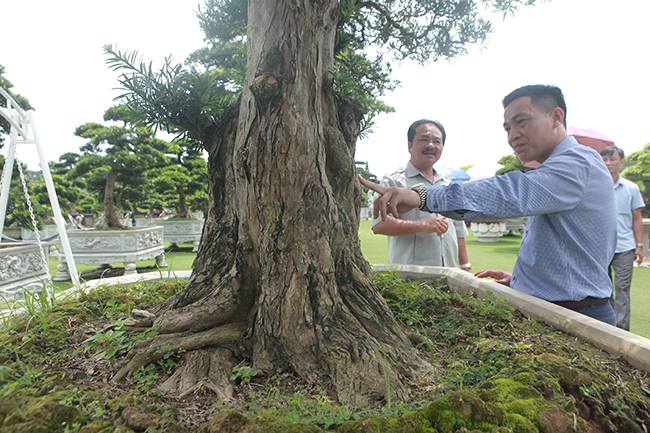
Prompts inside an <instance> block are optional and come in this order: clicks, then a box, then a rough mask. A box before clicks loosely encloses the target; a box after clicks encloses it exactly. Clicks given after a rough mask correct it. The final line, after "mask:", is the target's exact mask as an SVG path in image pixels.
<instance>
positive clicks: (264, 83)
mask: <svg viewBox="0 0 650 433" xmlns="http://www.w3.org/2000/svg"><path fill="white" fill-rule="evenodd" d="M281 84H282V78H281V77H278V76H276V75H275V74H273V73H270V72H265V73H262V74H260V75H258V76H256V77H255V79H254V80H253V85H252V86H251V91H252V92H253V94H254V95H255V96H256V97H257V98H258V99H260V98H261V99H270V98H273V97H275V96H278V95H279V94H280V90H281Z"/></svg>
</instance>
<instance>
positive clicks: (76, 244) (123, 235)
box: [54, 226, 167, 281]
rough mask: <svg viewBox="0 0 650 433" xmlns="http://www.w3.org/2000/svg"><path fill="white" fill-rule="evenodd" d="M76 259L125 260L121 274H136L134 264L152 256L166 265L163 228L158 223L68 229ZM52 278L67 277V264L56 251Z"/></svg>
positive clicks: (87, 261) (96, 261)
mask: <svg viewBox="0 0 650 433" xmlns="http://www.w3.org/2000/svg"><path fill="white" fill-rule="evenodd" d="M67 233H68V238H69V239H70V248H71V249H72V254H73V256H74V259H75V262H76V263H80V264H84V265H95V266H98V267H99V268H103V267H107V266H108V265H110V264H112V263H116V262H122V263H124V275H127V276H128V275H135V274H137V271H136V265H135V263H136V262H138V261H141V260H150V259H153V258H155V259H156V265H157V266H158V267H161V268H163V267H166V266H167V263H166V262H165V255H164V251H165V246H164V243H163V242H164V241H163V228H162V227H160V226H154V227H145V228H134V229H128V230H70V231H68V232H67ZM57 271H58V272H57V274H56V276H55V277H54V281H68V280H70V273H69V271H68V265H67V263H66V260H65V256H64V255H63V254H59V266H58V267H57Z"/></svg>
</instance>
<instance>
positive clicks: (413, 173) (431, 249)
mask: <svg viewBox="0 0 650 433" xmlns="http://www.w3.org/2000/svg"><path fill="white" fill-rule="evenodd" d="M418 183H423V184H424V185H425V186H439V185H448V184H450V183H451V180H450V179H449V178H447V177H445V176H443V175H441V174H439V173H438V172H437V171H436V173H435V176H434V178H433V182H431V181H430V180H429V179H427V178H426V176H424V175H423V174H422V173H421V172H420V170H418V169H417V168H415V166H414V165H413V164H412V163H411V161H409V162H408V163H407V164H406V168H401V169H398V170H397V171H396V172H394V173H392V174H390V175H386V176H384V178H383V179H382V181H381V185H384V186H390V187H392V186H397V187H400V188H407V189H411V187H412V186H413V185H416V184H418ZM373 198H376V195H375V197H373ZM438 216H440V215H438V214H435V213H429V212H422V211H421V210H419V209H412V210H410V211H409V212H406V213H403V214H400V216H399V218H400V219H403V220H409V221H426V220H428V219H431V218H436V217H438ZM447 221H448V223H449V227H448V229H447V231H446V232H445V233H443V234H442V235H440V236H438V235H437V234H436V233H430V234H427V233H414V234H410V235H404V236H387V240H388V262H389V263H390V264H394V265H420V266H447V267H456V268H457V267H458V266H459V263H458V238H464V237H465V236H467V228H466V227H465V223H464V222H463V221H454V220H452V219H448V220H447ZM380 222H381V218H379V219H374V218H373V220H372V226H373V227H374V226H375V225H377V224H378V223H380Z"/></svg>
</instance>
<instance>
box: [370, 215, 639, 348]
mask: <svg viewBox="0 0 650 433" xmlns="http://www.w3.org/2000/svg"><path fill="white" fill-rule="evenodd" d="M359 233H360V239H361V250H362V251H363V255H364V256H365V257H366V260H368V261H369V262H370V263H372V264H373V265H379V264H385V263H388V247H387V246H386V238H385V237H384V236H381V235H375V234H373V233H372V230H371V229H370V221H361V225H360V227H359ZM465 243H466V244H467V253H468V255H469V260H470V262H471V263H472V271H473V272H478V271H480V270H483V269H498V270H502V271H508V272H512V269H513V268H514V266H515V260H516V259H517V252H518V251H519V245H520V244H521V237H520V236H505V237H502V238H500V239H499V242H493V243H485V242H478V241H477V240H476V237H475V236H472V235H471V231H470V236H469V237H467V238H465ZM649 305H650V268H634V276H633V278H632V320H631V325H630V331H632V332H633V333H635V334H637V335H641V336H643V337H646V338H650V315H649V314H648V313H647V310H646V308H647V306H649Z"/></svg>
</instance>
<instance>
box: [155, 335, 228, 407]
mask: <svg viewBox="0 0 650 433" xmlns="http://www.w3.org/2000/svg"><path fill="white" fill-rule="evenodd" d="M236 364H237V361H236V360H235V358H234V357H233V356H232V352H231V351H230V350H228V349H224V348H221V347H219V348H216V349H212V348H211V349H200V350H193V351H191V352H187V353H185V354H184V355H183V366H182V367H180V368H178V369H177V370H176V371H175V372H174V374H173V375H172V376H171V377H170V378H169V379H167V381H166V382H165V383H163V384H162V385H160V386H159V387H158V389H159V390H160V391H164V392H168V393H174V394H176V395H179V396H180V397H183V396H185V395H187V394H190V393H192V392H193V391H195V390H197V389H198V388H200V387H206V388H208V389H210V390H212V391H213V392H214V393H215V394H217V395H218V396H220V397H221V398H222V399H223V400H226V401H227V400H231V399H232V396H233V383H232V382H231V381H230V375H231V372H232V369H233V367H234V366H235V365H236Z"/></svg>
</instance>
